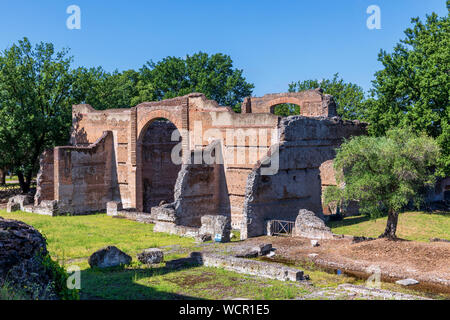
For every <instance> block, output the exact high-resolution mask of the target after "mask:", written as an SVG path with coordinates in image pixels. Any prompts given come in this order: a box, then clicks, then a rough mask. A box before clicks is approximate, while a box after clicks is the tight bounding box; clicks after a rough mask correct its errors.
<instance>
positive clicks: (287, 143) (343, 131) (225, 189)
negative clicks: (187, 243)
mask: <svg viewBox="0 0 450 320" xmlns="http://www.w3.org/2000/svg"><path fill="white" fill-rule="evenodd" d="M280 103H295V104H298V105H300V107H301V116H292V117H287V118H280V117H278V116H276V115H274V114H273V113H271V112H273V107H274V106H275V105H277V104H280ZM242 109H243V113H242V114H237V113H234V112H233V111H232V109H231V108H229V107H222V106H219V105H218V104H217V102H215V101H213V100H207V99H206V98H205V96H204V95H203V94H200V93H192V94H189V95H186V96H183V97H177V98H174V99H168V100H162V101H156V102H144V103H141V104H139V105H138V106H136V107H134V108H130V109H113V110H103V111H97V110H94V109H93V108H92V107H91V106H89V105H75V106H73V112H72V113H73V130H72V135H71V146H67V147H57V148H55V150H54V152H53V153H47V154H45V155H44V156H43V158H42V160H41V175H40V178H39V179H38V190H40V192H39V196H38V197H37V199H35V201H37V202H38V203H39V201H43V200H46V201H47V200H57V207H58V212H61V213H63V212H64V211H66V212H71V213H76V214H81V213H87V212H92V211H99V210H105V209H106V203H107V202H109V201H120V202H121V203H122V204H123V207H124V208H125V209H128V210H131V209H132V208H135V210H136V212H139V213H140V214H141V215H142V214H145V212H147V213H148V214H150V212H152V211H153V209H152V208H157V206H158V205H160V204H161V203H170V204H171V205H172V206H173V208H174V210H175V213H176V219H177V221H176V223H174V222H167V221H165V222H164V223H165V224H167V225H164V226H163V225H161V228H160V229H161V230H167V229H170V230H173V231H174V232H178V233H181V234H191V233H193V232H191V230H190V229H189V230H188V229H182V228H181V229H180V228H179V227H180V226H184V227H187V228H191V227H200V221H201V217H202V216H204V215H219V214H220V215H224V216H227V217H230V219H231V225H232V226H233V228H241V229H242V231H243V232H242V235H243V236H244V237H246V236H253V235H259V234H263V233H264V220H265V219H269V218H273V217H274V216H276V217H279V218H283V219H291V220H293V219H295V217H296V214H297V213H298V210H299V209H302V208H304V209H308V210H312V211H314V212H320V213H321V212H322V208H321V190H322V188H323V187H325V186H327V185H333V184H335V181H334V173H333V169H332V164H331V162H330V161H331V160H332V159H333V158H334V156H335V148H336V147H338V146H339V145H340V143H341V142H342V138H344V137H345V138H348V137H350V136H352V135H358V134H364V133H365V124H361V123H359V122H351V121H342V120H340V119H339V118H337V117H334V116H335V115H336V110H335V104H334V102H333V99H332V97H330V96H328V95H324V94H323V93H322V92H321V91H320V90H308V91H304V92H299V93H283V94H271V95H265V96H263V97H260V98H256V97H250V98H247V99H245V101H244V103H243V107H242ZM161 119H166V120H168V121H166V122H162V121H160V120H161ZM175 129H178V132H179V133H180V136H181V142H180V141H171V139H170V138H171V134H172V132H174V131H175ZM276 144H279V145H280V150H279V159H280V161H279V168H277V171H276V172H274V175H272V176H263V175H261V161H262V160H263V159H266V158H267V155H268V154H270V152H272V151H273V150H274V149H273V146H274V145H276ZM271 146H272V151H271ZM174 147H176V148H179V149H178V150H179V151H180V152H181V154H182V156H183V163H182V164H181V163H173V162H172V158H171V151H172V150H173V148H174ZM216 153H217V154H218V155H217V157H219V158H220V159H222V160H223V161H221V162H220V163H214V164H211V163H207V162H205V161H204V159H202V156H203V155H205V154H209V155H211V156H212V155H213V154H214V155H215V154H216ZM52 156H53V159H52ZM196 156H200V159H201V161H200V162H199V163H198V164H196V163H195V162H194V161H190V160H192V159H194V158H195V157H196ZM214 157H216V156H214ZM52 189H53V192H52ZM128 212H131V211H128ZM170 223H172V226H169V225H168V224H170ZM158 228H159V227H158ZM158 228H157V229H158ZM180 230H181V231H180ZM186 230H188V231H186ZM194 233H195V232H194Z"/></svg>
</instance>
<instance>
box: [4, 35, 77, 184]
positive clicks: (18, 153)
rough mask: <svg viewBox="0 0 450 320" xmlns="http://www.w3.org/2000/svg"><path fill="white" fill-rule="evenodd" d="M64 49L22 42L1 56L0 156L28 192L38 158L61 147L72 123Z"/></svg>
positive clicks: (66, 59) (67, 63)
mask: <svg viewBox="0 0 450 320" xmlns="http://www.w3.org/2000/svg"><path fill="white" fill-rule="evenodd" d="M71 61H72V58H71V57H67V50H62V51H60V52H55V49H54V47H53V45H52V44H51V43H39V44H37V45H36V46H35V47H34V48H33V47H32V46H31V43H30V42H29V40H28V39H27V38H24V39H23V40H20V41H19V42H18V43H17V44H14V45H13V46H11V47H10V48H9V49H6V50H5V51H4V52H3V53H2V54H0V123H1V126H0V153H1V154H2V160H1V161H2V164H7V165H8V166H10V167H12V168H14V170H15V171H16V173H17V175H18V178H19V182H20V185H21V187H22V190H23V191H24V192H27V191H28V189H29V185H30V183H31V178H32V174H33V172H35V171H36V164H37V159H38V157H39V155H40V154H41V153H42V152H43V151H44V149H46V148H49V147H53V146H54V145H57V144H65V143H66V142H67V140H68V137H69V130H68V124H70V122H71V106H70V103H69V96H70V88H71V84H72V81H73V75H72V74H71V72H70V70H69V67H70V63H71Z"/></svg>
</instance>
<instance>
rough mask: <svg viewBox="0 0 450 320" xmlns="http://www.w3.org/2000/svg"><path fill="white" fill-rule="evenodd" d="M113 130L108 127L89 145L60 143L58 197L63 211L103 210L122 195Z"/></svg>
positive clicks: (57, 149)
mask: <svg viewBox="0 0 450 320" xmlns="http://www.w3.org/2000/svg"><path fill="white" fill-rule="evenodd" d="M113 141H114V140H113V133H112V132H111V131H106V132H105V133H104V134H103V136H102V137H100V139H99V140H97V141H96V142H95V143H94V144H92V145H90V146H89V147H76V146H73V147H57V148H55V150H54V158H55V200H57V201H58V210H59V213H60V214H63V213H70V214H85V213H90V212H95V211H103V210H105V208H106V203H107V202H108V201H111V199H115V198H118V197H119V188H118V183H117V174H116V172H117V169H116V167H115V156H114V147H113Z"/></svg>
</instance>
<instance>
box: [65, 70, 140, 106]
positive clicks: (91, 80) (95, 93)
mask: <svg viewBox="0 0 450 320" xmlns="http://www.w3.org/2000/svg"><path fill="white" fill-rule="evenodd" d="M74 73H75V77H74V83H73V87H72V92H71V100H72V102H73V104H79V103H87V104H90V105H91V106H93V107H94V108H95V109H97V110H104V109H117V108H130V107H132V106H133V104H132V102H131V101H132V99H133V98H134V97H135V96H136V95H137V94H138V90H137V88H136V85H137V82H138V79H139V73H138V72H136V71H134V70H127V71H124V72H121V73H120V72H118V71H117V70H116V71H114V72H113V73H109V72H106V71H105V70H103V69H102V68H101V67H98V68H90V69H87V68H84V67H80V68H78V69H76V70H75V71H74Z"/></svg>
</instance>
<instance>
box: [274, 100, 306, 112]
mask: <svg viewBox="0 0 450 320" xmlns="http://www.w3.org/2000/svg"><path fill="white" fill-rule="evenodd" d="M284 103H290V104H296V105H298V106H300V114H301V113H302V104H303V102H302V101H301V100H300V99H297V98H296V97H281V98H277V99H273V100H271V101H269V102H267V103H266V107H265V109H266V110H267V112H270V113H274V109H275V107H276V106H277V105H280V104H284Z"/></svg>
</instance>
